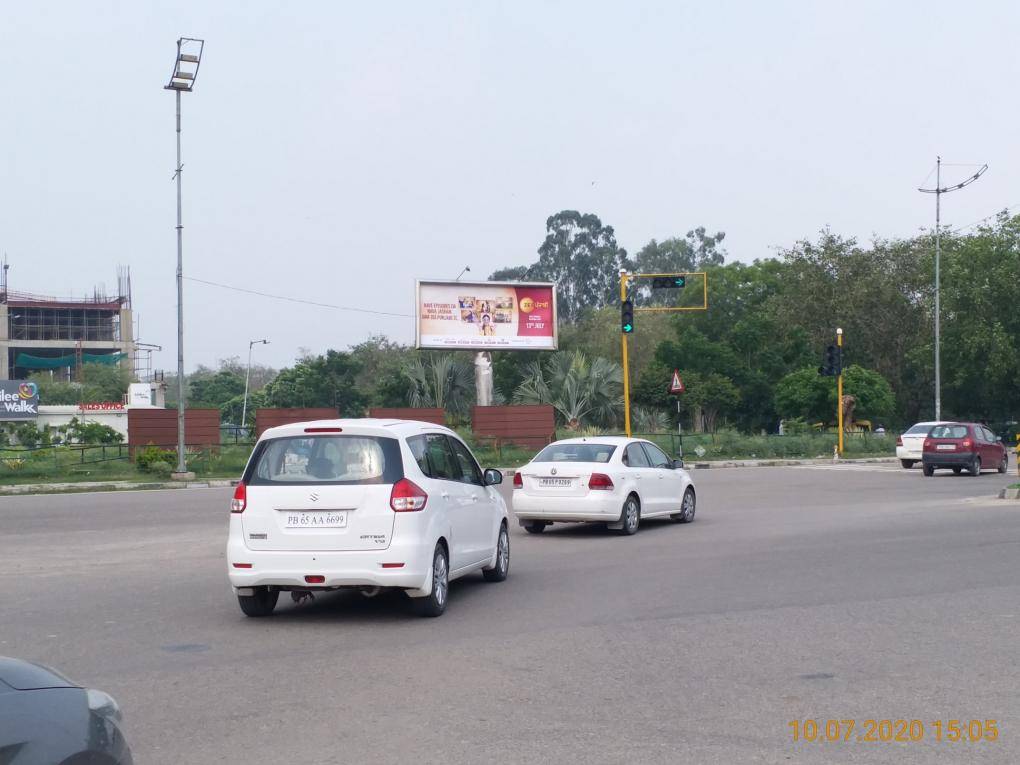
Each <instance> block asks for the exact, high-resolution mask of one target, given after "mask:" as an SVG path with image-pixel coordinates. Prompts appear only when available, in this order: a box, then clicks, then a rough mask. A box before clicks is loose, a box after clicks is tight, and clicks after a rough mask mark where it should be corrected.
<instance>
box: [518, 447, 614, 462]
mask: <svg viewBox="0 0 1020 765" xmlns="http://www.w3.org/2000/svg"><path fill="white" fill-rule="evenodd" d="M615 451H616V447H615V446H612V445H611V444H552V445H551V446H547V447H545V448H544V449H543V450H542V451H540V452H539V453H538V454H537V455H536V456H535V459H533V460H532V462H609V458H610V457H612V456H613V452H615Z"/></svg>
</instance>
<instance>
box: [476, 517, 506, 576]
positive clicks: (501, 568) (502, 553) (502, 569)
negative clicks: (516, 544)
mask: <svg viewBox="0 0 1020 765" xmlns="http://www.w3.org/2000/svg"><path fill="white" fill-rule="evenodd" d="M509 573H510V532H508V531H507V530H506V524H505V523H504V524H502V525H501V526H500V527H499V538H498V539H497V540H496V565H495V566H494V567H493V568H483V569H482V576H484V577H485V581H487V582H502V581H503V580H504V579H506V576H507V574H509Z"/></svg>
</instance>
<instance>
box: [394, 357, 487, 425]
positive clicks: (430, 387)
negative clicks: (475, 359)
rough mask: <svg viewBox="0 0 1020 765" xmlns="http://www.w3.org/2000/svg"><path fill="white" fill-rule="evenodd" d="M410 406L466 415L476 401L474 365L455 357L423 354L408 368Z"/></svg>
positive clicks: (405, 371)
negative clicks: (434, 408)
mask: <svg viewBox="0 0 1020 765" xmlns="http://www.w3.org/2000/svg"><path fill="white" fill-rule="evenodd" d="M403 373H404V377H405V379H406V380H407V382H408V383H409V384H410V386H411V389H410V394H409V400H410V402H411V406H416V407H439V408H440V409H445V410H446V411H448V412H453V413H456V414H464V413H465V412H467V411H468V409H469V408H470V406H471V404H472V403H474V399H475V370H474V365H472V364H471V363H469V362H468V361H467V359H465V358H462V357H459V356H457V355H455V354H452V353H434V352H433V353H428V352H427V353H421V354H418V355H416V356H414V357H412V358H411V359H410V360H409V361H408V363H407V364H406V365H405V367H404V370H403Z"/></svg>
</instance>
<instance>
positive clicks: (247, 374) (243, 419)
mask: <svg viewBox="0 0 1020 765" xmlns="http://www.w3.org/2000/svg"><path fill="white" fill-rule="evenodd" d="M259 344H262V345H269V341H268V340H266V339H262V340H249V341H248V371H247V372H245V374H244V404H243V405H242V406H241V427H242V428H243V427H245V423H246V422H247V417H248V381H249V380H251V349H252V347H254V346H256V345H259Z"/></svg>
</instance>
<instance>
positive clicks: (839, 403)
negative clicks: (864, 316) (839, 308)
mask: <svg viewBox="0 0 1020 765" xmlns="http://www.w3.org/2000/svg"><path fill="white" fill-rule="evenodd" d="M836 347H837V348H839V356H838V358H839V376H838V377H837V378H836V422H837V425H836V427H837V428H839V456H840V457H842V456H843V330H842V329H837V330H836Z"/></svg>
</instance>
